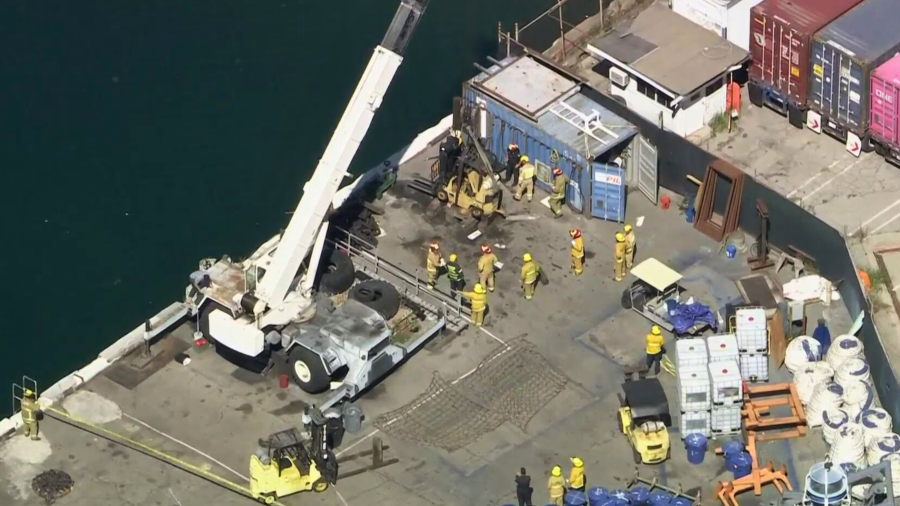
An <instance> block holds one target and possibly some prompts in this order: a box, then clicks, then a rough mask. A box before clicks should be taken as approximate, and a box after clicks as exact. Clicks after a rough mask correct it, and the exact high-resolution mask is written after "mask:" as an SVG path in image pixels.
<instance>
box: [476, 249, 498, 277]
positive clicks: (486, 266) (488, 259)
mask: <svg viewBox="0 0 900 506" xmlns="http://www.w3.org/2000/svg"><path fill="white" fill-rule="evenodd" d="M495 263H497V255H494V254H493V253H485V254H484V255H481V258H479V259H478V272H480V273H482V274H490V273H492V272H494V264H495Z"/></svg>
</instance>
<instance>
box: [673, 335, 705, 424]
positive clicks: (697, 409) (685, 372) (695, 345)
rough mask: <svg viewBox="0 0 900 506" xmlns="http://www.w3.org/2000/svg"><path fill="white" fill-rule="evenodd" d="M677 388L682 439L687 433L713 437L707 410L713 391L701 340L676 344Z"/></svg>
mask: <svg viewBox="0 0 900 506" xmlns="http://www.w3.org/2000/svg"><path fill="white" fill-rule="evenodd" d="M675 352H676V354H677V366H676V367H675V375H676V389H677V392H678V403H679V409H680V411H681V438H682V439H684V438H685V437H686V436H687V435H688V434H703V435H704V436H706V437H710V436H711V435H712V427H711V425H710V423H711V418H710V409H711V408H712V389H711V387H710V382H709V370H708V369H707V367H708V365H709V354H708V351H707V349H706V341H705V340H704V339H680V340H678V341H676V345H675Z"/></svg>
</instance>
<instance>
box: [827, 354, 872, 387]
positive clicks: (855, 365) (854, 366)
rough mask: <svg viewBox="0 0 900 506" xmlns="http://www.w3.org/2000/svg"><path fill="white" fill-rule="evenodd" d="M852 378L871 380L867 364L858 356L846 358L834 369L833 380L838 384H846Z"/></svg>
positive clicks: (867, 381)
mask: <svg viewBox="0 0 900 506" xmlns="http://www.w3.org/2000/svg"><path fill="white" fill-rule="evenodd" d="M854 380H860V381H865V382H866V383H871V382H872V374H871V372H870V371H869V364H868V363H866V361H865V360H864V359H862V358H859V357H853V358H848V359H847V360H845V361H844V363H842V364H841V366H840V367H838V368H837V369H835V371H834V382H835V383H837V384H838V385H841V386H847V385H849V384H850V382H851V381H854Z"/></svg>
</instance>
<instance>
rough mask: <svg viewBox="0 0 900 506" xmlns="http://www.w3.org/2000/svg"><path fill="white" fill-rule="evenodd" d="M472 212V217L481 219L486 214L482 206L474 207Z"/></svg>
mask: <svg viewBox="0 0 900 506" xmlns="http://www.w3.org/2000/svg"><path fill="white" fill-rule="evenodd" d="M470 212H471V213H472V217H473V218H475V219H476V220H480V219H481V217H482V216H484V210H483V209H481V208H480V207H473V208H471V211H470Z"/></svg>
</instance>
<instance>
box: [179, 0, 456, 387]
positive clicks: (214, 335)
mask: <svg viewBox="0 0 900 506" xmlns="http://www.w3.org/2000/svg"><path fill="white" fill-rule="evenodd" d="M426 3H427V0H401V2H400V7H399V9H398V10H397V13H396V15H395V16H394V19H393V21H392V23H391V25H390V27H389V28H388V30H387V33H386V35H385V37H384V39H383V40H382V42H381V44H380V45H378V46H377V47H376V48H375V52H374V54H373V55H372V58H371V60H369V64H368V66H367V67H366V70H365V72H364V73H363V75H362V78H361V79H360V81H359V84H358V85H357V87H356V90H355V91H354V93H353V96H352V97H351V98H350V103H349V104H348V105H347V108H346V110H345V111H344V115H343V117H341V120H340V122H339V123H338V125H337V128H336V130H335V131H334V134H333V136H332V137H331V140H330V142H329V143H328V146H327V147H326V149H325V153H324V154H323V155H322V158H321V160H320V161H319V165H318V167H317V168H316V170H315V172H314V173H313V175H312V177H311V178H310V180H309V181H308V182H307V183H306V185H305V186H304V188H303V197H302V198H301V200H300V203H299V205H298V206H297V209H296V210H295V211H294V213H293V217H292V218H291V220H290V223H289V224H288V226H287V228H286V229H285V231H284V233H283V234H281V235H278V236H275V237H273V238H272V239H270V240H269V241H267V242H266V243H264V244H263V245H262V246H260V247H259V248H258V249H257V250H256V252H255V253H254V254H253V255H252V256H251V257H250V258H249V259H247V260H244V261H243V262H240V263H236V262H233V261H232V260H231V259H230V258H228V257H225V258H223V259H220V260H217V261H216V260H211V259H207V260H204V261H202V262H201V265H200V268H201V270H200V271H197V272H195V273H193V274H192V275H191V286H189V287H188V304H189V305H190V306H191V307H192V310H193V312H194V314H195V315H196V316H197V317H198V323H199V325H198V327H199V331H200V332H202V333H203V334H204V337H206V338H207V339H209V340H210V341H211V342H213V343H214V345H215V346H216V350H217V351H218V352H220V354H222V355H224V356H226V358H229V359H232V361H236V362H238V363H239V365H243V366H245V367H247V368H250V369H254V368H259V369H260V370H263V369H264V368H265V367H266V364H267V363H270V359H271V351H281V352H284V353H286V354H287V355H288V356H289V360H290V362H291V363H292V369H293V371H294V379H295V381H297V382H298V383H299V384H300V386H301V388H303V389H304V390H306V391H307V392H311V393H319V392H322V391H324V390H327V389H328V387H329V384H330V381H331V379H332V376H333V375H334V374H335V372H336V371H338V370H339V369H343V370H344V371H348V372H347V375H346V378H347V379H345V380H344V384H345V385H350V387H351V388H349V390H354V391H353V392H350V393H351V394H355V393H356V391H358V390H361V389H362V388H365V387H366V386H367V385H368V384H371V383H372V382H373V381H375V380H377V379H378V378H380V377H382V376H383V375H384V374H385V373H386V372H387V371H386V369H385V366H386V365H388V362H390V365H391V366H393V365H396V363H398V362H399V361H400V360H401V359H402V357H403V356H405V355H406V354H408V352H409V350H408V347H403V346H400V347H397V346H393V345H392V344H391V342H390V337H391V330H390V329H389V328H388V326H387V325H386V320H387V319H389V318H390V317H391V316H393V315H385V314H379V311H377V310H373V309H372V308H371V307H370V306H367V305H366V304H361V303H360V302H358V301H355V300H348V301H347V302H345V303H343V304H342V305H341V306H340V307H339V308H338V309H337V310H336V311H334V312H333V313H331V314H329V315H327V316H324V317H323V316H322V315H321V314H319V315H317V312H316V303H315V301H314V292H315V290H314V283H316V282H319V283H320V284H321V283H323V281H321V280H322V279H324V277H327V276H332V278H334V276H335V275H336V273H330V272H320V270H321V269H320V264H324V265H327V264H329V263H330V264H331V267H332V268H333V267H338V268H339V271H340V277H341V279H340V280H335V279H332V284H337V285H341V286H338V287H333V288H334V291H337V292H340V291H343V290H347V289H349V288H350V285H351V284H353V282H354V280H353V267H352V262H351V261H350V260H349V258H348V257H346V256H345V255H341V254H340V253H334V254H332V255H331V259H330V260H329V259H327V258H326V259H325V260H326V261H325V262H323V251H326V247H325V246H326V234H327V231H328V219H329V215H330V213H332V212H334V210H336V209H337V208H339V207H340V206H341V204H342V203H343V202H344V200H346V199H347V197H348V196H349V194H350V190H351V189H352V185H351V187H348V188H345V189H342V190H340V191H339V190H338V188H339V186H340V183H341V181H342V180H343V179H344V178H345V177H347V176H349V175H350V174H349V173H348V168H349V166H350V162H351V161H352V160H353V157H354V155H355V154H356V151H357V149H358V148H359V145H360V143H361V142H362V140H363V138H364V137H365V135H366V132H367V131H368V129H369V126H370V124H371V122H372V119H373V117H374V115H375V111H376V110H377V109H378V107H379V106H380V105H381V101H382V98H383V97H384V94H385V93H386V91H387V89H388V86H389V85H390V84H391V81H392V80H393V78H394V75H395V73H396V72H397V69H398V67H399V66H400V63H401V62H402V61H403V56H402V55H403V53H404V50H405V49H406V46H407V44H408V43H409V40H410V37H411V36H412V34H413V32H414V30H415V28H416V25H417V24H418V22H419V18H420V17H421V16H422V14H423V13H424V11H425V7H426ZM361 177H365V176H361ZM358 182H359V179H358V180H357V181H356V182H355V183H354V185H356V184H357V183H358ZM348 263H349V264H350V267H349V274H348V272H347V267H346V265H347V264H348ZM304 264H305V266H306V268H305V269H301V267H302V266H303V265H304ZM394 293H395V295H396V290H395V291H394ZM394 312H396V309H395V310H394ZM435 322H436V323H438V324H440V325H441V326H443V321H442V318H440V317H439V318H436V319H435ZM301 324H302V325H301ZM437 330H439V329H435V332H436V331H437ZM382 356H387V357H388V358H381V357H382ZM373 364H374V365H373Z"/></svg>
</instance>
